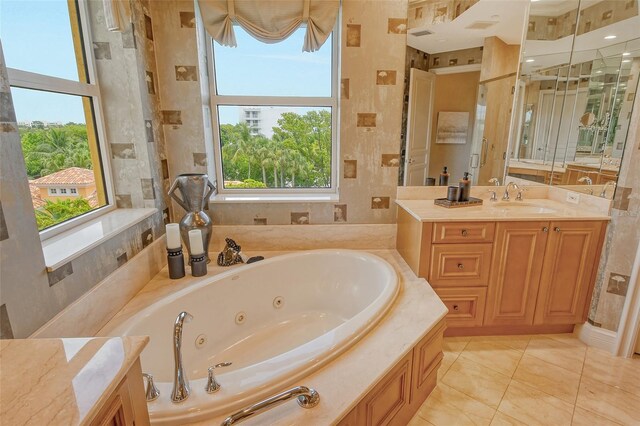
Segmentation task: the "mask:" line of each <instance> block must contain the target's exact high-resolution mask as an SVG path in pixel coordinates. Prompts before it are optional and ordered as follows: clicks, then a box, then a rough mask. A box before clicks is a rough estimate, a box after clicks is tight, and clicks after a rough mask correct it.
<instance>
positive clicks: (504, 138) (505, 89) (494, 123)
mask: <svg viewBox="0 0 640 426" xmlns="http://www.w3.org/2000/svg"><path fill="white" fill-rule="evenodd" d="M515 83H516V78H515V76H507V77H502V78H499V79H497V80H493V81H488V82H485V83H481V84H483V85H484V86H485V90H486V95H485V96H486V105H487V107H486V111H485V117H484V137H483V139H482V147H481V148H482V149H481V152H480V166H479V169H478V172H477V173H478V185H486V184H487V182H488V181H489V179H491V178H492V177H497V178H500V177H501V176H503V175H504V166H505V160H506V158H507V148H508V145H509V128H510V125H511V109H512V105H513V90H514V87H515V86H514V85H515Z"/></svg>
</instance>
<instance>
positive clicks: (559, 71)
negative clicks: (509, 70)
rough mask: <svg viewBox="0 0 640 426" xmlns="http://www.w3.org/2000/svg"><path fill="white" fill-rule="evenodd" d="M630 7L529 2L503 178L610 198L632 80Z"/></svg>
mask: <svg viewBox="0 0 640 426" xmlns="http://www.w3.org/2000/svg"><path fill="white" fill-rule="evenodd" d="M639 39H640V17H639V16H638V1H637V0H629V1H617V0H604V1H593V0H581V1H577V0H575V1H562V2H557V1H552V0H546V1H545V0H540V1H534V2H532V4H531V7H530V11H529V17H528V29H527V37H526V39H525V42H524V45H523V49H522V55H521V59H520V73H519V76H518V87H519V89H520V91H519V95H518V99H517V101H516V113H515V115H516V117H517V119H516V122H515V126H514V129H513V133H512V144H511V147H510V159H509V164H508V169H507V172H508V175H509V176H513V177H519V178H523V179H527V180H530V181H534V182H538V183H544V184H551V185H561V186H563V187H565V188H569V189H573V190H577V191H580V192H584V193H587V194H595V195H602V196H604V197H607V198H612V197H613V192H614V191H612V190H611V188H612V187H613V186H615V182H616V181H617V176H618V171H619V168H620V163H621V159H622V154H623V152H624V146H625V143H626V138H627V130H628V128H629V120H630V118H631V108H632V106H633V101H634V98H635V93H636V92H637V88H638V77H639V76H640V51H639V49H640V40H639Z"/></svg>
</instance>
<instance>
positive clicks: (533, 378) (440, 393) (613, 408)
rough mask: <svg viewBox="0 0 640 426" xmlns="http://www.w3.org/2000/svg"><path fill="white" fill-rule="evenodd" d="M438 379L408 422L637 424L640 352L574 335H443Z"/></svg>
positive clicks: (413, 425) (443, 425) (433, 425)
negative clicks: (606, 347)
mask: <svg viewBox="0 0 640 426" xmlns="http://www.w3.org/2000/svg"><path fill="white" fill-rule="evenodd" d="M443 352H444V359H443V361H442V365H441V367H440V369H439V370H438V384H437V386H436V388H435V389H434V391H433V393H432V394H431V395H430V396H429V398H428V399H427V400H426V401H425V402H424V404H423V405H422V407H421V408H420V409H419V410H418V413H417V414H416V415H415V416H414V418H413V419H412V420H411V422H410V423H409V426H450V425H466V424H469V425H471V424H473V425H489V424H491V425H542V426H544V425H575V426H582V425H584V426H586V425H599V426H600V425H601V426H605V425H606V426H608V425H621V424H625V425H637V424H640V412H639V411H638V410H637V406H638V404H639V403H640V385H639V383H640V358H639V357H637V356H636V358H633V359H625V358H616V357H614V356H612V355H610V354H609V353H607V352H605V351H602V350H600V349H596V348H592V347H587V346H585V345H584V344H583V343H582V342H580V341H579V340H578V339H577V338H576V337H575V336H573V335H570V334H555V335H536V336H480V337H445V339H444V344H443Z"/></svg>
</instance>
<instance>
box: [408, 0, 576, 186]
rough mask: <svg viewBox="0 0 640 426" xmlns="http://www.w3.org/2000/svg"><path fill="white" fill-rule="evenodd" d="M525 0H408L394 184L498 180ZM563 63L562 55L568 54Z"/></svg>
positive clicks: (509, 120) (508, 125)
mask: <svg viewBox="0 0 640 426" xmlns="http://www.w3.org/2000/svg"><path fill="white" fill-rule="evenodd" d="M528 7H529V0H510V1H504V0H450V1H433V0H410V1H409V7H408V16H407V27H408V30H407V63H406V73H405V75H406V77H405V79H406V81H405V99H404V100H405V102H404V104H405V105H404V111H403V129H404V132H403V135H402V139H403V140H402V148H401V150H402V151H401V161H400V178H399V183H400V184H401V185H403V184H404V185H425V184H429V183H433V182H435V183H436V184H437V183H438V180H439V175H440V173H441V172H442V170H443V168H444V167H447V170H448V172H449V174H450V181H457V180H458V179H459V178H461V177H462V175H463V173H464V172H470V173H471V178H472V181H473V183H474V184H480V185H488V184H489V183H488V181H489V180H490V179H491V178H492V177H495V178H498V180H500V181H502V178H503V176H504V170H505V162H506V158H507V152H508V141H509V133H510V129H511V124H512V121H513V118H512V114H511V112H512V105H513V101H514V87H515V84H516V79H517V69H518V63H519V58H520V44H521V41H522V38H523V32H524V29H525V25H524V24H525V21H526V16H527V9H528ZM567 63H568V61H567Z"/></svg>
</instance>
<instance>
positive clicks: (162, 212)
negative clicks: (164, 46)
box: [0, 0, 168, 338]
mask: <svg viewBox="0 0 640 426" xmlns="http://www.w3.org/2000/svg"><path fill="white" fill-rule="evenodd" d="M132 5H133V6H134V7H133V12H134V14H133V24H132V25H131V27H130V28H128V29H127V30H126V31H124V32H122V33H110V32H107V31H106V29H105V26H104V13H103V9H102V8H103V3H102V1H99V0H90V1H89V2H88V6H89V8H90V16H91V17H92V22H91V27H92V29H93V33H94V42H95V43H94V44H93V49H94V52H95V54H96V66H97V71H98V78H99V81H100V86H101V93H102V106H103V108H104V111H103V113H104V119H105V126H106V133H107V142H108V143H109V152H110V154H111V162H112V164H111V165H112V176H113V179H114V186H115V193H116V196H115V203H116V204H117V205H118V207H121V208H130V207H154V208H157V209H158V212H157V213H155V214H154V215H152V216H151V217H149V218H147V219H145V220H143V221H142V222H139V223H137V224H136V225H134V226H132V227H129V228H128V229H126V230H124V231H122V232H120V233H119V234H117V235H115V236H114V237H112V238H110V239H109V240H107V241H105V242H104V243H102V244H100V245H99V246H97V247H95V248H93V249H92V250H90V251H88V252H87V253H85V254H83V255H81V256H79V257H77V258H75V259H73V260H71V261H70V262H67V263H66V264H64V265H63V266H61V267H60V268H58V269H56V270H54V271H52V272H47V270H46V267H45V262H44V256H43V254H42V247H41V244H40V236H39V234H38V231H37V228H36V224H35V217H34V215H33V206H32V205H31V196H30V192H29V186H28V183H27V176H26V172H25V168H24V160H23V157H22V151H21V148H20V135H19V134H18V129H17V125H16V117H15V112H14V108H13V103H12V99H11V93H10V89H9V86H8V80H7V73H6V65H5V63H4V59H3V57H2V54H1V51H0V144H1V146H2V155H0V193H1V197H2V198H1V199H0V271H1V276H0V338H25V337H28V336H29V335H31V334H32V333H33V332H34V331H36V330H37V329H38V328H39V327H41V326H42V325H43V324H45V323H46V322H47V321H49V320H50V319H51V318H53V317H54V316H55V315H56V314H58V313H59V312H60V311H62V310H63V309H65V308H66V307H68V306H69V305H71V304H72V303H73V302H74V301H76V300H78V299H79V298H81V297H82V295H84V294H86V293H87V292H88V291H89V290H90V289H92V288H93V287H94V286H95V285H96V284H97V283H99V282H100V281H102V280H103V279H105V278H106V277H107V276H109V275H110V274H112V273H113V272H115V271H116V270H118V268H120V267H122V266H123V265H125V264H126V263H127V262H128V261H129V260H131V259H132V258H133V257H134V256H135V255H136V254H138V253H139V252H140V251H142V250H143V249H144V248H145V247H147V246H148V245H149V244H150V243H151V242H152V241H154V240H156V239H157V238H159V237H160V236H161V235H162V234H163V233H164V227H163V222H164V220H166V219H167V217H166V215H167V214H168V212H167V211H166V204H167V200H166V197H165V195H164V194H166V189H165V188H166V183H167V182H168V181H165V180H163V178H162V173H161V172H162V166H161V165H162V160H163V159H164V158H165V157H164V153H163V152H164V147H163V144H164V137H163V134H162V127H161V124H160V123H161V121H160V114H159V108H158V100H157V76H156V73H157V71H156V69H155V59H154V58H153V52H154V48H153V44H152V40H150V37H151V38H152V37H153V35H152V33H151V32H150V31H149V28H151V27H149V26H148V25H147V24H148V19H147V18H148V15H149V14H148V12H146V11H145V10H148V9H145V8H148V3H147V2H132ZM165 161H166V160H165ZM162 266H163V264H162V262H155V263H150V264H149V265H148V268H149V273H150V274H151V275H155V273H157V271H158V270H159V269H160V268H162ZM122 285H125V284H124V283H122Z"/></svg>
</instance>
